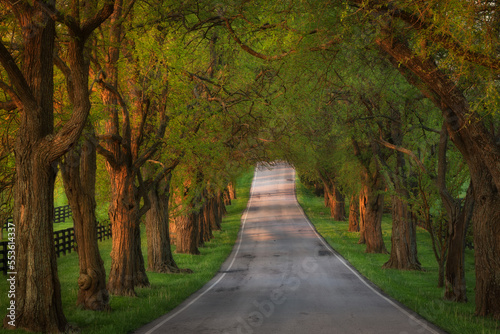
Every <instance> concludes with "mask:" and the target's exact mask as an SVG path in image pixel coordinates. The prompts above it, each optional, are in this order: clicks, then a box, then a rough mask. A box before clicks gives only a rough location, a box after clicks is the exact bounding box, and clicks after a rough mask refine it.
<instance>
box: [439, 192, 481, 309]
mask: <svg viewBox="0 0 500 334" xmlns="http://www.w3.org/2000/svg"><path fill="white" fill-rule="evenodd" d="M472 192H473V187H472V184H470V185H469V189H468V190H467V194H466V196H465V200H464V205H463V207H462V205H461V203H457V204H458V205H457V206H456V207H455V210H453V212H454V214H452V216H451V217H450V221H449V223H448V225H449V230H450V231H449V234H450V235H449V245H448V254H447V257H446V266H445V277H444V279H445V292H444V299H446V300H450V301H454V302H464V303H465V302H467V289H466V283H465V263H464V262H465V235H466V233H467V225H468V222H469V221H470V219H471V215H472V211H473V206H474V200H473V196H474V195H473V193H472Z"/></svg>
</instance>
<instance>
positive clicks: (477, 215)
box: [469, 167, 500, 319]
mask: <svg viewBox="0 0 500 334" xmlns="http://www.w3.org/2000/svg"><path fill="white" fill-rule="evenodd" d="M469 168H470V167H469ZM496 172H497V173H500V170H497V171H496ZM471 178H472V184H473V187H474V190H473V191H474V211H473V212H474V213H473V215H472V221H473V222H474V254H475V260H476V314H477V315H479V316H487V315H491V316H493V317H494V318H495V319H500V263H499V261H498V254H500V224H499V223H498V222H500V194H499V192H498V188H497V187H496V186H495V185H494V183H493V180H492V179H491V174H490V172H489V171H488V170H487V169H480V168H477V169H476V168H473V169H472V170H471Z"/></svg>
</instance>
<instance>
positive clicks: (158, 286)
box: [0, 170, 253, 334]
mask: <svg viewBox="0 0 500 334" xmlns="http://www.w3.org/2000/svg"><path fill="white" fill-rule="evenodd" d="M252 178H253V170H252V171H249V172H247V173H245V174H244V175H243V176H242V177H240V178H239V179H238V182H237V188H236V190H237V194H238V198H237V199H236V200H233V202H232V205H230V206H228V207H227V211H228V214H227V215H226V216H225V217H224V220H223V223H222V230H221V231H215V232H214V238H213V239H212V240H211V241H210V242H208V243H206V244H205V246H204V247H202V248H200V252H201V255H188V254H175V253H174V258H175V260H176V262H177V264H178V265H179V267H180V268H190V269H192V270H193V273H192V274H157V273H149V272H148V277H149V280H150V283H151V288H144V289H136V292H137V294H138V297H134V298H131V297H119V296H112V297H111V301H110V304H111V308H112V311H111V312H92V311H84V310H81V309H79V308H78V307H76V305H75V302H76V296H77V292H78V285H77V279H78V273H79V269H78V257H77V254H76V253H74V252H73V253H71V254H69V255H66V256H62V257H61V258H59V259H58V269H59V279H60V281H61V289H62V295H63V307H64V313H65V315H66V317H67V319H68V321H69V322H70V323H71V324H73V325H75V326H76V327H78V328H79V329H80V330H81V333H82V334H87V333H88V334H109V333H128V332H131V331H133V330H135V329H137V328H139V327H141V326H143V325H145V324H147V323H149V322H151V321H152V320H154V319H156V318H158V317H160V316H161V315H163V314H165V313H167V312H168V311H170V310H172V309H173V308H175V307H176V306H177V305H179V304H180V303H181V302H182V301H184V300H185V299H186V298H187V297H189V296H190V295H191V294H193V293H194V292H196V291H197V290H199V289H200V288H201V287H202V286H203V285H205V283H207V282H208V281H209V280H210V279H211V278H212V277H213V276H214V275H215V274H216V273H217V271H218V270H219V268H220V266H221V264H222V263H223V262H224V260H225V259H226V258H227V257H228V256H229V254H230V252H231V250H232V248H233V245H234V243H235V241H236V237H237V234H238V231H239V228H240V219H241V214H242V213H243V210H244V209H245V208H246V205H247V202H248V198H249V190H250V186H251V182H252ZM144 235H145V234H144V233H143V236H144ZM142 243H143V244H142V246H143V254H144V256H145V261H146V263H147V258H146V256H147V251H146V238H145V237H143V241H142ZM99 249H100V252H101V256H102V258H103V260H104V265H105V267H106V270H107V272H108V273H109V269H110V266H111V259H110V256H109V254H110V252H111V240H107V241H103V242H101V243H100V244H99ZM0 275H1V274H0ZM2 276H3V275H2ZM0 277H1V276H0ZM3 277H4V279H0V309H2V310H6V309H7V307H8V303H9V299H8V298H7V289H8V284H7V280H6V278H7V277H6V276H3ZM0 314H1V316H2V318H3V316H4V315H5V313H4V312H2V313H0ZM0 332H5V333H26V332H24V331H20V330H15V331H6V330H1V329H0Z"/></svg>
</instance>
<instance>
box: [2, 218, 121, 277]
mask: <svg viewBox="0 0 500 334" xmlns="http://www.w3.org/2000/svg"><path fill="white" fill-rule="evenodd" d="M109 238H111V225H109V224H107V225H100V224H99V225H97V239H98V240H99V241H103V240H106V239H109ZM8 244H9V242H8V241H2V242H0V271H2V272H3V273H4V274H5V275H6V274H7V272H8V270H7V269H8V267H7V264H8V258H7V254H8ZM76 246H77V245H76V241H75V230H74V228H73V227H71V228H67V229H65V230H60V231H55V232H54V248H55V250H56V254H57V257H60V256H61V254H63V255H66V254H69V253H71V252H72V251H74V250H75V249H76Z"/></svg>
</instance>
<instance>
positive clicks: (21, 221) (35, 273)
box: [0, 1, 112, 332]
mask: <svg viewBox="0 0 500 334" xmlns="http://www.w3.org/2000/svg"><path fill="white" fill-rule="evenodd" d="M2 3H3V5H4V6H7V7H8V8H10V10H12V12H13V13H14V16H15V17H16V20H17V21H18V24H19V25H18V26H15V30H14V31H12V32H11V34H12V35H11V36H13V38H14V39H15V40H17V41H19V43H22V45H23V48H19V49H18V48H16V47H15V45H13V44H11V45H10V46H9V48H10V50H9V49H8V47H6V46H5V44H4V43H5V40H2V43H0V62H1V64H2V66H3V68H4V70H5V72H6V73H7V75H8V78H9V81H10V85H9V84H7V83H5V82H2V83H1V85H2V89H3V90H4V91H5V92H7V94H8V95H9V97H10V98H11V101H13V102H14V103H15V105H16V107H17V110H18V112H19V116H20V120H21V121H20V125H19V129H18V133H17V139H16V144H15V147H14V151H15V153H16V180H15V200H14V222H15V224H16V227H17V231H16V232H17V235H16V252H17V263H16V268H15V269H16V271H17V275H18V276H17V279H16V301H17V303H16V326H17V327H18V328H25V329H28V330H32V331H44V332H63V331H65V330H66V328H67V326H68V324H67V321H66V318H65V316H64V314H63V310H62V306H61V291H60V290H61V289H60V284H59V280H58V275H57V263H56V255H55V250H54V247H53V229H52V220H53V193H54V179H55V175H56V168H55V167H56V166H57V159H59V158H60V157H61V156H62V155H63V154H64V152H66V151H67V150H68V149H69V148H70V147H71V146H72V145H73V144H74V143H75V142H76V140H77V139H78V137H79V135H80V133H81V131H82V130H83V127H84V125H85V122H86V118H87V115H88V113H89V109H90V104H89V103H88V101H87V100H85V99H79V98H78V96H75V97H76V99H75V101H74V106H73V108H74V109H73V110H74V112H73V114H72V115H71V117H70V118H69V120H68V121H67V122H65V124H64V125H63V126H62V127H61V128H60V129H59V130H58V131H57V132H56V131H55V130H54V109H53V103H54V100H53V96H54V74H53V58H54V43H55V36H56V25H55V20H59V21H61V22H62V23H63V24H64V26H65V28H67V31H68V34H69V36H70V50H71V52H70V57H71V65H70V66H71V70H72V74H73V77H74V85H75V90H76V91H79V90H80V89H82V90H87V89H88V86H87V84H88V83H87V82H86V81H85V78H86V76H85V74H84V73H81V72H79V71H80V69H81V68H80V67H79V64H80V63H81V62H80V60H81V59H82V57H83V49H84V46H85V43H86V41H87V39H88V37H89V36H90V34H91V33H92V31H93V30H95V29H96V28H97V27H98V26H99V25H100V24H101V23H102V22H103V21H104V20H105V19H106V18H107V17H108V16H109V15H110V13H111V10H112V7H110V6H109V5H108V4H106V5H104V7H102V9H101V10H100V11H97V12H95V13H94V14H93V15H92V16H90V17H87V18H82V17H80V16H79V15H75V14H77V13H78V9H79V4H78V3H77V2H73V3H72V13H71V15H65V14H63V13H61V12H59V11H57V10H56V6H55V1H45V2H40V1H35V2H33V3H32V4H31V3H29V2H28V1H18V2H15V3H12V2H9V1H4V2H2ZM18 28H19V29H18ZM14 57H16V58H17V57H18V58H17V61H16V59H15V58H14ZM19 58H20V59H19ZM18 64H20V65H18ZM12 269H14V268H12ZM42 290H43V293H39V292H40V291H42ZM4 324H5V325H6V326H7V327H12V326H11V325H10V324H9V319H8V318H5V319H4Z"/></svg>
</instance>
